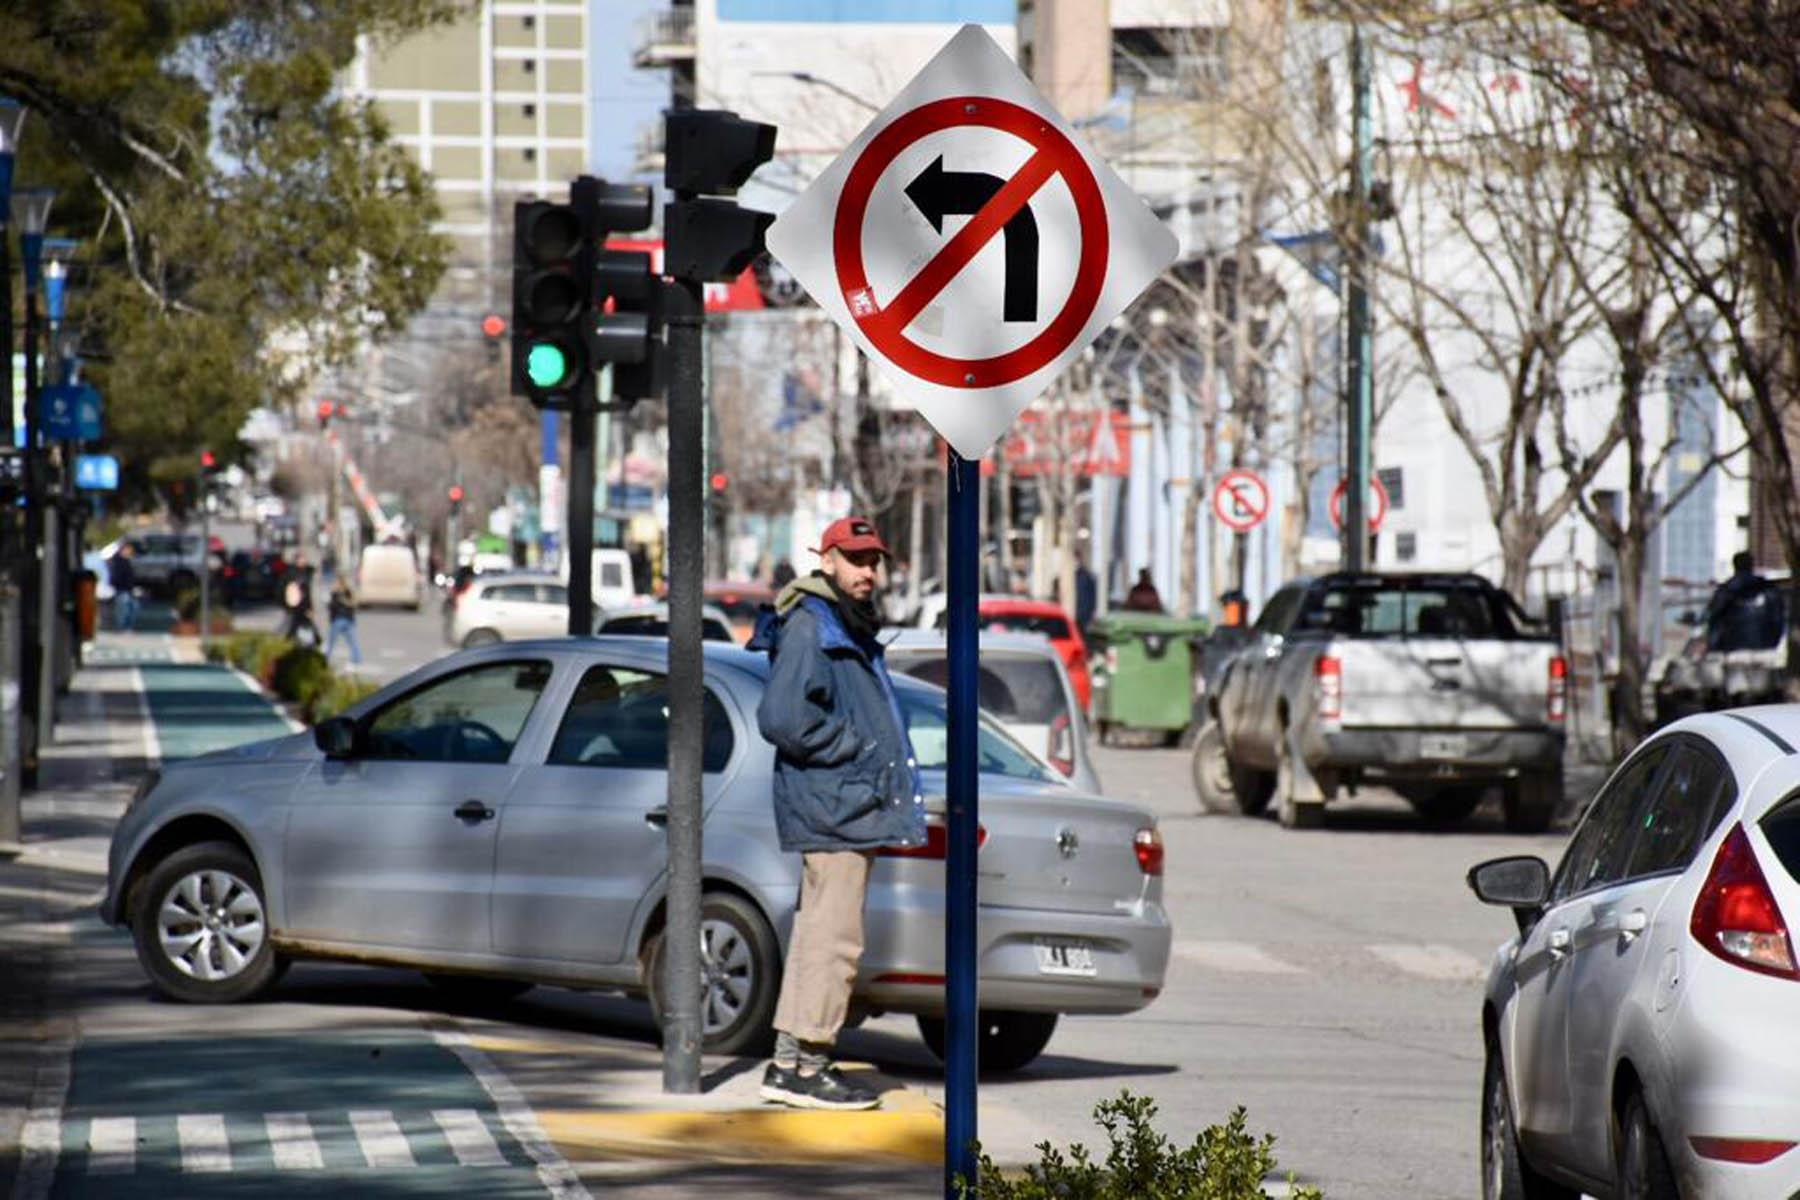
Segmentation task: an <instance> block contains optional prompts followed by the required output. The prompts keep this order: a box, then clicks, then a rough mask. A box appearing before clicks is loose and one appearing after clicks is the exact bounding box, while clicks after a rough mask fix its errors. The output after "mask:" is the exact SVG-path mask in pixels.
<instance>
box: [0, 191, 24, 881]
mask: <svg viewBox="0 0 1800 1200" xmlns="http://www.w3.org/2000/svg"><path fill="white" fill-rule="evenodd" d="M0 281H4V285H5V286H6V287H8V288H11V286H12V233H11V231H10V230H8V229H7V227H6V214H5V213H3V212H0ZM12 350H13V326H12V304H11V302H10V301H8V302H7V303H4V304H0V434H4V440H3V441H0V452H4V451H6V450H10V449H11V448H12V444H13V437H12V433H13V424H12V422H13V412H12V397H13V376H12ZM23 545H24V539H23V537H22V536H20V533H19V530H18V509H17V508H16V507H15V506H14V505H13V503H12V501H11V498H10V496H9V497H8V499H7V502H6V504H5V505H4V507H0V845H5V844H8V843H11V844H17V843H18V841H19V839H20V837H21V836H22V823H21V819H20V815H19V765H20V752H19V751H20V746H19V741H20V739H19V728H20V717H21V716H22V715H23V705H22V704H21V702H20V694H19V691H20V689H19V685H20V682H21V680H20V677H19V676H20V671H21V669H22V667H23V662H22V661H21V660H22V659H23V657H24V656H23V654H22V653H21V650H22V646H23V643H22V641H21V636H22V628H21V626H22V624H23V622H24V619H25V605H24V602H23V598H22V596H21V591H22V589H23V586H24V581H25V578H26V573H25V571H24V570H23V569H22V561H23V559H24V554H23Z"/></svg>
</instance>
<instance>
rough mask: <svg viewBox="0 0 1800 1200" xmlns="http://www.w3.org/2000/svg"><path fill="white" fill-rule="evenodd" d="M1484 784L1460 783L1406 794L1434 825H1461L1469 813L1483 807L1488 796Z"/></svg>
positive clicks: (1409, 801)
mask: <svg viewBox="0 0 1800 1200" xmlns="http://www.w3.org/2000/svg"><path fill="white" fill-rule="evenodd" d="M1487 792H1488V790H1487V787H1486V786H1485V785H1483V784H1466V783H1465V784H1458V785H1455V786H1451V787H1439V788H1419V789H1417V790H1415V791H1409V792H1408V793H1407V794H1406V800H1407V803H1409V804H1411V805H1412V806H1413V808H1414V809H1416V810H1418V813H1419V815H1420V816H1421V817H1424V818H1425V820H1426V821H1428V822H1430V823H1431V824H1433V825H1445V826H1448V825H1460V824H1461V823H1462V822H1464V821H1466V820H1468V819H1469V814H1470V813H1472V812H1474V811H1475V810H1476V809H1478V808H1480V807H1481V802H1482V800H1484V799H1486V797H1487Z"/></svg>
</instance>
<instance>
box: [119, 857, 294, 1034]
mask: <svg viewBox="0 0 1800 1200" xmlns="http://www.w3.org/2000/svg"><path fill="white" fill-rule="evenodd" d="M267 914H268V905H267V904H266V903H265V902H264V900H263V885H262V876H261V874H260V873H259V872H258V871H257V869H256V864H255V863H253V862H251V861H250V856H249V855H247V854H245V853H244V852H243V850H241V849H239V848H238V847H237V846H235V845H233V844H232V843H230V842H199V843H196V844H194V845H191V846H183V847H182V848H181V849H179V850H176V851H175V852H174V853H172V854H170V855H169V856H168V857H166V858H164V859H163V860H162V861H161V862H159V863H157V864H156V865H155V866H154V867H152V868H151V869H150V872H149V874H148V875H146V876H145V877H144V879H143V881H142V882H141V883H140V884H139V885H138V886H137V888H136V889H135V891H134V893H133V898H132V910H131V935H132V940H133V941H134V943H135V944H136V946H137V956H138V962H139V963H140V964H141V965H142V966H143V968H144V972H145V973H146V974H147V975H149V976H150V982H151V983H153V984H154V985H155V986H156V989H157V990H158V991H160V992H162V993H163V994H164V995H165V996H168V997H170V998H171V999H175V1000H181V1001H184V1002H186V1003H188V1004H234V1003H237V1002H238V1001H241V1000H249V999H251V998H252V997H254V996H257V995H259V994H261V993H262V992H264V991H266V990H268V989H269V988H270V987H272V986H273V985H274V984H275V982H276V980H278V979H280V978H281V976H282V973H283V972H284V971H286V969H287V960H286V959H285V958H284V957H282V956H281V955H279V954H277V953H276V952H275V948H274V945H273V944H272V943H271V942H270V940H269V928H268V916H267ZM184 943H185V945H184ZM209 976H210V978H209Z"/></svg>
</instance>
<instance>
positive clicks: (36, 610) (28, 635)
mask: <svg viewBox="0 0 1800 1200" xmlns="http://www.w3.org/2000/svg"><path fill="white" fill-rule="evenodd" d="M37 328H38V327H37V295H36V292H35V290H34V289H32V288H29V287H28V288H26V289H25V497H26V499H25V546H24V553H23V554H20V555H19V564H20V566H22V567H23V568H24V575H23V579H22V580H21V590H22V592H23V593H24V605H23V608H24V612H25V623H24V627H23V628H24V632H23V635H22V638H21V643H20V648H19V665H20V671H19V677H20V681H21V686H22V690H23V696H24V712H25V719H24V721H23V722H22V723H21V727H20V738H19V758H20V762H21V768H20V772H19V786H20V787H21V788H23V789H25V790H27V791H30V790H34V789H36V787H37V776H38V747H40V746H42V745H44V744H45V743H46V742H47V741H48V740H49V737H48V730H49V726H50V714H49V711H48V710H47V709H46V708H45V707H44V704H43V689H42V687H41V686H40V681H41V680H42V678H43V674H44V672H45V671H46V670H48V669H50V664H49V663H48V662H46V661H45V660H44V658H43V657H42V645H43V635H42V633H41V630H42V627H43V622H44V621H45V620H46V618H47V614H46V613H45V611H44V606H43V590H42V587H43V578H44V575H43V571H44V567H45V565H46V564H45V561H44V560H42V559H40V558H39V553H40V551H41V550H42V549H44V532H45V523H44V516H45V512H46V510H47V503H46V502H47V500H48V499H49V487H48V485H47V483H46V481H45V478H44V476H45V470H44V468H45V465H46V464H45V462H44V456H43V452H42V451H41V450H40V449H39V447H38V443H39V442H40V441H41V440H42V437H41V433H42V428H43V401H42V393H41V392H40V391H39V389H38V377H37ZM33 584H37V585H38V586H36V587H33V586H32V585H33Z"/></svg>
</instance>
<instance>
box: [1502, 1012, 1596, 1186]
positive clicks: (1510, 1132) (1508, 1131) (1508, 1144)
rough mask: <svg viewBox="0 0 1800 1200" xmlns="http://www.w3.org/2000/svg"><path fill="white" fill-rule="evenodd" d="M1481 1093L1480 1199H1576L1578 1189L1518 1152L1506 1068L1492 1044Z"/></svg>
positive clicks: (1517, 1137) (1517, 1140) (1517, 1139)
mask: <svg viewBox="0 0 1800 1200" xmlns="http://www.w3.org/2000/svg"><path fill="white" fill-rule="evenodd" d="M1481 1092H1482V1096H1481V1200H1577V1197H1578V1196H1579V1193H1578V1192H1576V1191H1575V1190H1574V1189H1573V1188H1566V1187H1563V1186H1562V1185H1561V1184H1558V1183H1552V1182H1550V1181H1549V1180H1547V1179H1545V1178H1544V1177H1543V1176H1541V1175H1539V1174H1538V1173H1537V1172H1536V1171H1534V1170H1533V1169H1532V1167H1531V1164H1530V1163H1529V1162H1527V1161H1526V1160H1525V1156H1524V1155H1523V1154H1521V1153H1520V1152H1519V1136H1518V1133H1517V1132H1516V1131H1515V1130H1514V1129H1513V1123H1512V1106H1511V1104H1510V1103H1509V1102H1508V1100H1507V1095H1506V1069H1505V1067H1504V1066H1502V1065H1501V1062H1500V1055H1499V1053H1498V1052H1497V1051H1496V1050H1494V1048H1493V1047H1492V1046H1490V1047H1489V1048H1488V1054H1487V1071H1486V1075H1485V1078H1484V1080H1483V1082H1482V1088H1481Z"/></svg>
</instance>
